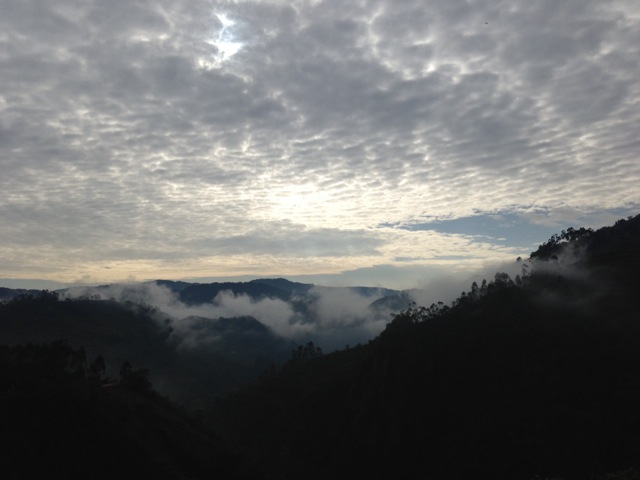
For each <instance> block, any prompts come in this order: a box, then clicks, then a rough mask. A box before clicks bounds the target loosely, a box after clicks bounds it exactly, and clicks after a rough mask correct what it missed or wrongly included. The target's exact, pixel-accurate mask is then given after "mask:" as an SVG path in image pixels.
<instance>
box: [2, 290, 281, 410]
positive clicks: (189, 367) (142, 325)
mask: <svg viewBox="0 0 640 480" xmlns="http://www.w3.org/2000/svg"><path fill="white" fill-rule="evenodd" d="M163 318H164V317H162V315H161V312H158V311H155V310H154V309H153V308H151V307H145V306H140V305H136V304H132V303H120V302H116V301H112V300H87V299H76V300H64V301H63V300H59V299H58V296H57V295H56V294H55V293H50V292H42V293H40V294H38V295H29V296H24V297H18V298H15V299H13V300H12V301H10V302H8V303H4V304H2V303H0V345H2V344H5V345H21V344H27V343H29V342H31V343H50V342H55V341H65V342H67V343H68V344H69V345H70V346H72V347H74V348H83V349H84V350H85V351H86V352H87V355H88V356H89V357H90V358H93V357H95V356H97V355H102V356H103V358H104V359H105V362H106V367H107V372H108V373H109V374H117V373H118V371H119V369H120V366H121V365H122V364H123V362H125V361H128V362H130V363H132V364H134V365H139V366H141V367H144V368H147V369H149V370H150V372H151V380H152V381H153V384H154V385H155V386H156V388H157V389H158V390H159V391H160V392H161V393H162V394H163V395H169V396H170V397H171V398H172V399H173V400H175V401H178V402H180V403H181V404H184V405H187V406H188V407H190V408H198V407H200V406H201V405H203V404H206V403H208V402H210V401H211V399H212V398H213V397H214V396H215V395H216V394H220V393H222V392H226V391H229V390H231V389H232V388H234V387H236V386H237V385H238V384H239V383H242V382H247V381H249V380H251V379H254V378H256V377H257V376H259V375H260V374H261V373H262V372H263V371H264V370H265V369H266V368H268V367H269V366H270V365H271V364H272V363H276V364H281V363H283V362H284V361H286V360H287V359H288V357H289V356H290V354H291V346H290V344H289V343H288V342H286V341H285V340H283V339H281V338H278V337H276V336H275V335H274V334H273V332H271V331H270V330H269V329H267V328H266V327H265V326H264V325H262V324H261V323H259V322H258V321H257V320H255V319H254V318H252V317H239V318H234V319H225V318H220V319H216V320H215V321H214V320H212V319H206V318H195V317H194V318H188V319H186V320H185V321H184V322H182V323H181V325H183V326H184V327H183V328H182V329H181V330H180V331H175V330H174V329H173V328H172V326H171V325H172V323H170V322H169V321H168V320H162V319H163ZM210 338H216V339H218V341H217V342H211V341H206V340H207V339H210ZM201 339H203V340H202V341H201Z"/></svg>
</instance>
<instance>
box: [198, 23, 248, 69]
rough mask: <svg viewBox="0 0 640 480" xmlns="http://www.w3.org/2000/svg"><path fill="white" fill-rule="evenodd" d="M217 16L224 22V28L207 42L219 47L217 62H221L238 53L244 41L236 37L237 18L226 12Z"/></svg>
mask: <svg viewBox="0 0 640 480" xmlns="http://www.w3.org/2000/svg"><path fill="white" fill-rule="evenodd" d="M216 17H217V18H218V20H220V23H222V28H221V29H220V31H219V32H218V33H217V35H216V36H215V37H213V38H211V39H209V40H207V43H209V44H211V45H214V46H215V47H216V48H217V49H218V53H217V55H216V62H217V63H218V64H220V63H222V62H224V61H226V60H229V59H230V58H231V57H232V56H234V55H235V54H236V53H238V51H240V49H241V48H242V46H243V43H242V42H239V41H237V39H236V37H235V33H234V28H233V27H234V25H236V23H237V22H236V21H235V20H232V19H230V18H229V17H228V16H227V15H226V14H224V13H218V14H216Z"/></svg>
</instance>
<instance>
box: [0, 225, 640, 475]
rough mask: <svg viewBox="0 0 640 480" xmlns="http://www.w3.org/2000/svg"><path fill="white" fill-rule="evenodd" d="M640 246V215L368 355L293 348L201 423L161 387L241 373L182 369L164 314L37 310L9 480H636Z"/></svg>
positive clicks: (17, 304)
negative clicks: (281, 363) (161, 382)
mask: <svg viewBox="0 0 640 480" xmlns="http://www.w3.org/2000/svg"><path fill="white" fill-rule="evenodd" d="M639 239H640V216H638V217H634V218H629V219H626V220H620V221H619V222H617V223H616V224H615V225H614V226H612V227H607V228H603V229H600V230H597V231H592V230H588V229H579V230H575V229H568V230H567V231H565V232H562V233H561V234H560V235H554V236H553V237H552V238H551V239H550V240H549V241H547V242H545V243H543V244H542V245H541V246H540V247H539V248H538V249H537V250H536V251H535V252H532V254H531V256H530V257H529V258H528V259H526V260H522V259H518V260H517V263H518V265H519V267H520V268H519V270H520V273H519V274H518V275H516V276H515V278H511V277H510V276H509V275H507V274H506V273H504V272H499V273H497V274H496V275H495V276H494V277H493V278H492V279H490V280H489V281H487V280H483V281H482V282H480V285H478V284H477V283H475V282H474V283H473V284H472V285H471V286H470V289H469V291H466V292H463V293H462V294H461V295H460V297H459V298H457V299H456V300H455V301H453V302H452V303H451V304H448V305H447V304H444V303H442V302H439V303H434V304H432V305H430V306H428V307H427V306H419V305H416V304H412V305H410V306H409V308H407V309H404V310H402V311H400V312H399V313H398V314H396V315H394V316H393V318H392V319H391V321H390V323H389V324H388V325H387V328H386V329H385V331H384V332H383V333H382V334H381V335H380V336H379V337H377V338H376V339H374V340H372V341H370V342H369V343H368V344H367V345H358V346H357V347H353V348H348V349H345V350H343V351H339V352H335V353H332V354H323V352H322V350H321V349H320V348H319V347H317V346H316V345H314V344H313V342H308V343H307V344H306V345H300V346H298V347H297V348H295V349H294V350H293V352H291V350H290V348H291V347H290V346H287V347H288V349H289V352H290V353H291V358H290V360H289V362H288V363H287V364H286V366H285V368H282V369H280V370H277V369H276V368H275V366H272V367H271V368H270V369H269V370H268V371H267V373H268V375H263V376H262V377H261V378H259V379H258V380H256V381H254V382H253V383H250V384H247V385H245V386H243V387H241V388H238V389H237V390H236V391H234V392H233V393H231V394H229V395H228V396H226V397H225V398H221V399H213V398H210V399H208V400H209V401H207V402H206V403H204V405H205V406H206V411H204V412H201V413H200V414H198V415H193V414H188V413H187V411H186V410H185V409H183V408H181V407H178V406H177V405H176V404H174V403H172V402H171V401H169V400H168V399H167V398H166V397H163V396H161V395H160V394H158V393H157V392H156V391H155V390H154V388H153V386H152V382H154V378H169V377H154V370H155V368H156V367H157V368H158V369H159V370H160V371H162V370H163V369H165V372H169V371H171V370H172V369H173V370H174V371H175V372H177V373H176V377H174V378H179V376H180V375H182V374H183V373H184V372H189V369H193V370H198V372H197V373H196V374H195V375H193V376H191V377H189V378H191V379H198V382H200V381H201V382H206V380H207V376H208V375H209V374H210V373H212V372H216V374H218V373H219V372H220V370H224V369H225V367H226V366H227V365H228V363H224V362H225V360H224V359H221V357H217V356H215V355H210V356H206V355H205V354H204V353H203V351H199V353H191V354H190V353H189V352H181V353H180V355H178V353H177V352H178V350H177V349H176V348H175V344H174V343H172V342H173V341H174V340H172V338H174V335H176V334H175V333H174V332H173V331H172V330H171V329H170V328H169V326H168V325H166V324H163V322H158V320H157V318H154V317H153V316H154V315H157V312H153V311H151V310H150V309H148V308H147V307H140V306H133V305H129V306H126V307H125V306H123V305H120V304H117V303H116V302H110V301H96V300H92V301H89V300H76V301H60V300H59V298H58V297H57V295H56V294H55V293H51V292H40V293H37V294H36V293H33V292H28V293H26V294H25V295H23V296H21V297H17V298H15V299H13V300H11V301H9V302H7V303H5V304H2V305H0V322H1V323H2V331H0V337H1V338H2V339H3V340H4V342H5V343H7V344H9V345H10V346H9V345H7V346H1V347H0V411H1V412H3V413H2V419H3V436H2V440H0V442H1V443H0V460H2V465H3V469H4V470H3V473H5V475H4V477H5V478H10V479H11V478H15V479H18V478H20V479H21V478H38V477H45V478H46V477H48V476H50V474H51V472H55V473H56V474H57V476H62V477H63V478H81V477H82V478H97V479H100V478H121V477H127V478H138V477H141V478H181V479H183V478H186V479H189V478H194V479H195V478H281V479H293V478H307V479H325V478H339V477H342V478H344V477H347V478H349V477H351V478H370V479H374V480H375V479H387V478H396V479H409V478H411V479H412V478H437V479H445V480H446V479H460V478H491V479H497V480H500V479H505V480H534V479H539V480H542V479H552V478H554V479H563V480H574V479H575V480H578V479H580V480H582V479H587V480H603V479H609V480H634V479H637V478H639V477H640V474H639V472H640V407H639V405H640V316H639V314H638V312H639V311H640V296H638V295H637V292H638V291H640V277H639V276H638V272H639V271H640V242H639ZM268 285H269V288H280V289H281V290H282V288H284V287H286V286H287V285H285V284H283V283H282V282H279V281H275V280H274V281H270V282H269V283H268ZM180 288H182V289H184V290H187V289H188V288H189V287H188V286H186V285H181V286H180ZM96 306H99V307H100V308H96ZM190 322H191V325H192V328H193V332H195V334H200V333H201V334H203V335H204V334H206V336H210V334H218V333H220V334H224V335H226V337H225V338H227V339H229V342H230V344H231V345H233V348H238V347H241V346H243V345H246V344H247V342H248V341H249V340H248V339H249V338H253V339H255V338H262V337H263V336H265V335H268V330H266V329H265V328H264V326H263V325H261V324H259V322H257V321H256V320H255V319H253V318H251V317H243V318H240V319H221V320H220V321H219V322H218V323H216V324H212V323H211V322H207V321H206V319H199V318H192V319H191V320H190ZM25 325H28V326H29V328H30V329H31V331H32V334H31V335H30V336H31V338H33V332H38V335H39V337H40V338H41V339H42V343H40V344H33V343H31V344H29V343H27V342H25V341H24V340H25V339H26V338H28V337H29V336H27V335H26V334H25V328H24V327H25ZM88 325H89V326H90V328H88ZM78 332H84V333H78ZM246 332H250V336H245V333H246ZM96 333H98V335H96ZM61 335H63V336H67V335H68V336H69V337H70V338H73V339H74V341H75V342H86V343H84V346H85V348H86V350H85V349H84V348H80V347H79V346H78V345H77V344H74V345H71V344H69V343H66V342H59V341H53V339H54V337H60V336H61ZM96 337H100V338H101V339H100V340H99V341H97V340H96ZM7 340H9V341H7ZM127 342H130V343H129V344H128V343H127ZM123 345H124V346H125V347H123ZM98 347H100V348H98ZM134 347H137V349H136V348H134ZM101 348H104V350H101ZM123 352H127V353H134V354H135V355H134V356H133V357H131V358H125V357H124V356H123ZM189 355H192V356H189ZM89 359H91V360H89ZM114 359H117V360H118V361H117V363H114ZM203 360H204V361H203ZM217 362H219V363H217ZM109 364H111V365H114V364H116V365H120V368H119V370H117V371H116V370H114V369H113V368H112V367H111V368H110V365H109ZM134 365H136V366H137V365H143V367H142V368H138V367H134ZM262 365H264V364H262ZM196 366H197V367H196ZM194 383H195V382H194ZM189 388H193V386H188V387H187V388H186V389H187V390H188V389H189ZM196 388H197V387H196ZM213 432H215V434H214V433H213ZM262 475H263V476H262Z"/></svg>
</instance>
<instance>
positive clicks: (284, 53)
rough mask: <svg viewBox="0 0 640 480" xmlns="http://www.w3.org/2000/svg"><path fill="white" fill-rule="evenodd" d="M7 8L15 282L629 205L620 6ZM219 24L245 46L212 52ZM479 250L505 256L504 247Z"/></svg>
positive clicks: (322, 250) (365, 253)
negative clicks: (462, 222)
mask: <svg viewBox="0 0 640 480" xmlns="http://www.w3.org/2000/svg"><path fill="white" fill-rule="evenodd" d="M2 10H3V16H2V19H0V29H1V31H2V32H3V34H2V36H0V46H1V47H2V48H0V51H2V52H3V53H2V54H1V55H0V68H1V69H2V72H3V88H2V94H0V111H1V112H2V115H1V116H0V118H1V120H0V161H1V162H2V169H3V175H2V177H1V178H0V188H1V189H2V191H3V196H2V198H0V215H1V216H2V219H3V229H2V232H0V258H3V265H2V266H3V269H5V268H6V269H7V271H9V272H10V273H8V275H10V276H13V277H20V276H21V277H24V278H27V277H33V276H35V275H41V276H43V277H47V278H58V279H61V280H64V281H71V280H72V279H74V278H79V277H81V276H82V275H90V276H91V277H92V278H96V279H97V280H100V279H107V278H108V279H110V280H121V279H123V278H127V277H128V276H129V275H135V276H136V277H137V278H152V277H157V276H160V275H163V274H166V273H170V276H171V277H172V278H175V277H177V276H179V275H180V272H182V276H198V275H203V274H205V271H206V270H209V274H211V271H212V270H213V269H214V268H220V269H222V270H224V271H226V272H227V273H228V274H235V273H238V272H239V271H240V270H241V269H242V268H243V266H244V265H260V268H264V269H271V271H272V272H273V271H275V269H276V268H278V267H279V266H280V265H285V264H287V265H289V269H290V270H296V269H298V270H300V272H299V273H308V272H305V271H304V270H305V268H306V266H307V265H309V264H316V263H317V264H322V263H323V260H326V262H325V264H326V265H327V266H328V267H329V266H330V267H331V269H332V270H331V272H333V273H335V272H338V271H340V269H339V268H338V267H337V266H338V265H340V264H341V261H342V260H344V259H345V258H347V259H348V261H347V262H346V263H347V265H345V267H346V268H343V269H349V268H353V269H356V268H366V267H370V266H372V265H374V264H384V263H389V264H393V263H394V260H393V259H394V258H398V257H404V258H409V257H413V258H423V257H424V255H415V254H414V253H413V252H411V253H401V252H399V251H401V250H403V249H405V248H407V249H411V246H412V245H414V244H415V243H416V242H417V241H418V240H417V239H421V238H423V237H421V236H420V235H421V234H419V233H417V232H413V236H409V235H397V234H396V233H394V232H392V231H390V230H384V231H383V230H380V229H375V226H377V225H381V224H385V223H388V224H397V223H401V224H402V223H407V222H412V221H414V220H415V219H416V218H422V217H424V216H429V215H431V216H437V217H444V216H448V217H449V218H451V219H457V218H458V219H459V218H468V217H470V216H472V215H475V214H476V213H478V212H480V213H481V214H484V213H492V212H496V211H504V210H508V209H509V208H511V207H513V206H517V207H521V209H524V208H526V207H535V209H538V210H540V211H548V212H555V211H557V212H559V213H558V214H559V215H561V216H562V215H564V213H563V212H564V211H566V210H567V209H573V210H575V211H579V212H581V216H580V218H584V219H585V221H587V222H589V221H590V219H591V218H592V217H591V215H593V214H596V215H599V214H601V213H602V212H605V211H616V209H619V208H636V209H637V206H638V205H639V204H640V197H639V196H638V195H639V194H638V189H637V182H638V177H639V175H640V170H639V169H638V164H637V151H638V140H637V130H638V125H639V124H640V121H639V120H640V114H639V113H638V112H639V110H638V108H637V104H638V99H639V98H640V87H639V86H638V82H637V78H638V75H639V74H640V67H639V66H638V62H637V58H638V57H639V56H640V46H639V45H640V21H639V20H638V19H639V18H640V17H639V16H638V9H637V7H636V6H635V5H633V4H632V3H631V2H626V1H614V0H612V1H609V2H605V3H602V2H595V1H590V0H589V1H585V0H567V1H566V2H562V4H560V3H558V2H533V3H531V4H517V5H516V4H513V5H511V4H509V5H506V4H496V3H495V2H489V1H480V2H474V3H472V4H471V3H468V2H463V1H457V0H454V1H451V2H446V4H445V3H442V2H427V3H426V4H425V2H424V1H417V0H409V1H406V2H401V3H398V2H391V1H386V0H385V1H365V2H359V3H354V4H350V5H344V4H339V3H335V2H334V3H331V2H312V1H300V2H293V3H291V2H277V1H269V2H266V1H240V2H217V1H205V0H202V1H195V2H188V3H187V4H176V3H175V2H173V3H172V2H167V1H160V2H154V3H152V4H151V3H139V4H135V5H133V4H127V3H117V4H109V5H108V6H105V4H103V3H102V2H98V1H91V0H90V1H85V2H78V1H75V0H61V1H57V2H48V3H42V2H37V1H35V0H23V1H20V2H18V1H14V0H3V1H2ZM220 15H224V16H225V18H228V19H229V20H230V21H235V22H236V23H235V24H234V26H233V35H234V39H233V41H234V42H238V43H241V44H242V48H241V49H240V50H238V51H237V53H235V54H234V55H233V56H231V57H230V58H227V59H226V60H225V61H223V62H221V61H220V48H219V46H216V45H215V42H213V43H214V44H212V41H211V39H212V38H218V36H219V35H221V34H222V33H223V29H224V28H225V27H224V25H223V24H222V22H221V21H220V18H221V17H220ZM612 185H615V188H612ZM599 212H600V213H599ZM464 234H465V235H466V236H467V237H472V236H473V234H474V232H473V229H472V228H471V226H470V230H469V231H467V232H464ZM409 238H412V240H408V239H409ZM287 239H288V240H287ZM323 239H324V240H323ZM444 240H445V237H441V241H440V244H441V245H445V243H446V242H444ZM458 241H459V239H456V240H455V241H454V242H453V243H454V244H457V243H458ZM342 245H344V249H342V248H341V246H342ZM473 249H474V250H482V252H481V256H482V257H490V256H493V257H494V260H499V258H498V257H499V256H500V255H501V254H498V255H497V256H496V254H495V252H496V251H498V252H500V243H499V242H498V243H497V246H496V244H494V243H492V242H490V241H486V242H475V243H474V247H473ZM438 255H439V256H447V255H448V256H455V255H458V253H457V252H450V251H448V249H447V248H446V246H443V248H442V249H441V250H440V251H439V252H438ZM265 256H267V257H270V260H268V261H267V262H266V263H264V264H263V262H264V261H265ZM231 257H233V258H231ZM381 257H382V258H381ZM231 260H233V264H231V263H229V262H230V261H231ZM104 265H107V266H110V267H111V269H110V270H109V274H108V275H109V276H107V273H105V272H106V271H105V270H104V269H103V268H102V266H104ZM260 268H258V267H256V269H257V270H259V269H260ZM256 273H261V272H259V271H256ZM292 273H293V272H292ZM321 273H328V272H326V271H324V272H321ZM165 276H167V275H165Z"/></svg>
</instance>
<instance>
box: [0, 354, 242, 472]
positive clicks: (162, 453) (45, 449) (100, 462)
mask: <svg viewBox="0 0 640 480" xmlns="http://www.w3.org/2000/svg"><path fill="white" fill-rule="evenodd" d="M102 371H103V368H102V366H101V361H100V360H99V359H96V360H94V361H93V362H91V363H90V364H89V365H87V360H86V357H85V354H84V352H83V351H82V350H75V349H73V348H71V347H69V346H68V345H66V344H64V343H61V342H56V343H51V344H41V345H34V344H28V345H25V346H15V347H6V346H5V347H0V411H1V412H2V436H1V437H0V438H1V440H0V458H1V459H2V469H3V478H7V479H25V478H51V476H52V475H54V474H55V476H56V478H68V479H75V478H77V479H81V478H82V479H84V478H92V479H113V478H160V479H200V478H202V479H204V478H207V479H208V478H249V477H248V476H247V475H248V474H246V473H242V472H241V468H240V467H241V465H240V464H239V463H238V461H237V460H236V459H234V458H233V456H232V455H230V454H229V452H228V451H227V450H226V449H225V448H224V447H223V446H222V443H221V442H220V440H219V439H218V438H217V437H216V436H215V435H213V434H212V433H211V432H209V431H208V430H206V429H205V428H203V427H202V425H201V424H200V423H199V422H198V420H197V419H196V418H194V417H192V416H190V415H188V414H187V413H186V411H185V410H183V409H181V408H179V407H177V406H175V405H174V404H172V403H171V402H169V401H168V400H166V399H163V398H161V397H160V396H159V395H158V394H157V393H155V392H154V391H153V390H152V388H151V386H150V384H149V383H148V382H147V381H146V378H145V377H146V376H145V373H144V371H143V370H135V369H131V366H130V365H129V366H128V369H127V368H123V374H122V376H121V378H120V380H119V381H115V380H112V379H109V378H105V377H104V376H103V375H102Z"/></svg>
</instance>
